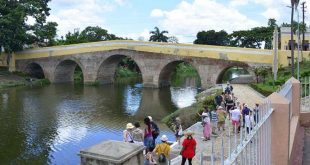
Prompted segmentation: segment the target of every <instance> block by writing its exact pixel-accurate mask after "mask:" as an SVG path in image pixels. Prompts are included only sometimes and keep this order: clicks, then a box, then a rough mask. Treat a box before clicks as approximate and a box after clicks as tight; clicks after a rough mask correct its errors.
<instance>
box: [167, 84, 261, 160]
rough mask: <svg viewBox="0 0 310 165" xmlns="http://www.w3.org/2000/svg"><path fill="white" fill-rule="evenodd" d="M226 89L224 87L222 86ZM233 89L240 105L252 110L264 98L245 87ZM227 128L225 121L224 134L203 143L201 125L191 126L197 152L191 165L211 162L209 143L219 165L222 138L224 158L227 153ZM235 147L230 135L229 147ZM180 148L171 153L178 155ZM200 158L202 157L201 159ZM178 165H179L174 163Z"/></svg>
mask: <svg viewBox="0 0 310 165" xmlns="http://www.w3.org/2000/svg"><path fill="white" fill-rule="evenodd" d="M224 87H226V86H224ZM233 87H234V90H233V92H234V94H235V96H236V97H238V101H239V102H241V103H247V104H248V105H249V107H250V108H251V109H252V107H254V104H255V103H262V102H263V99H264V97H263V96H262V95H261V94H259V93H258V92H256V91H255V90H253V89H252V88H250V87H249V86H247V85H239V84H233ZM228 126H229V121H228V120H227V121H226V131H225V132H219V136H217V137H212V140H209V141H203V139H202V138H201V137H203V135H202V129H203V128H202V125H201V124H200V123H196V124H194V125H193V126H191V127H190V128H189V129H190V130H192V131H194V132H195V135H194V138H195V139H196V141H197V143H198V144H197V150H196V153H197V154H196V156H195V157H194V159H193V164H194V165H199V164H200V160H201V158H202V159H203V161H204V164H206V162H207V164H209V163H210V161H211V157H210V155H211V143H212V142H213V143H214V153H215V164H220V157H219V156H218V155H220V153H221V142H222V138H223V141H224V157H225V158H227V151H228V146H229V140H228V138H229V136H228ZM237 139H238V140H237V144H238V142H239V139H240V138H239V135H238V136H237ZM234 146H235V142H234V135H231V147H234ZM180 148H181V147H180V146H178V145H175V146H173V147H172V152H173V153H175V154H178V153H179V150H180ZM201 156H202V157H201ZM176 164H180V163H176Z"/></svg>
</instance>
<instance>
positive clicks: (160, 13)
mask: <svg viewBox="0 0 310 165" xmlns="http://www.w3.org/2000/svg"><path fill="white" fill-rule="evenodd" d="M163 16H164V12H163V11H162V10H160V9H154V10H152V12H151V17H163Z"/></svg>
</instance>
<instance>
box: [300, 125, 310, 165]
mask: <svg viewBox="0 0 310 165" xmlns="http://www.w3.org/2000/svg"><path fill="white" fill-rule="evenodd" d="M304 138H305V139H304V140H305V143H304V155H303V160H302V164H303V165H309V164H310V128H306V129H305V137H304Z"/></svg>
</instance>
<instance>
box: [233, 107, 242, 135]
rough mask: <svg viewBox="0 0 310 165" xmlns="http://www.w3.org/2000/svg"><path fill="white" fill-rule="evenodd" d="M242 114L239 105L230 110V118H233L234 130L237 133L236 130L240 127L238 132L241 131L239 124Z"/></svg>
mask: <svg viewBox="0 0 310 165" xmlns="http://www.w3.org/2000/svg"><path fill="white" fill-rule="evenodd" d="M241 117H242V115H241V112H240V109H238V108H237V107H235V109H234V110H231V111H230V119H231V123H232V126H233V132H235V133H237V132H236V131H235V130H236V129H237V127H238V132H239V131H240V128H239V124H240V119H241Z"/></svg>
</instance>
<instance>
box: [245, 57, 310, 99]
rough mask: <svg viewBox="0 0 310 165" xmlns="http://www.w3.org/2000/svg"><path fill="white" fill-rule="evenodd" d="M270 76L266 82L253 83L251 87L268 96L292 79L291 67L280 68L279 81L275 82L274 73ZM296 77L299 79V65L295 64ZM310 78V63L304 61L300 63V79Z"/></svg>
mask: <svg viewBox="0 0 310 165" xmlns="http://www.w3.org/2000/svg"><path fill="white" fill-rule="evenodd" d="M268 73H269V74H268V75H267V77H266V79H265V81H264V82H260V83H252V84H250V86H251V87H252V88H254V89H255V90H256V91H258V92H260V93H261V94H263V95H264V96H268V95H270V94H271V93H273V92H275V91H277V90H278V89H279V88H280V87H281V86H282V85H283V84H284V83H285V82H286V81H287V80H288V79H290V78H291V68H290V67H280V68H279V70H278V76H277V77H278V79H277V80H276V81H273V74H272V71H271V70H269V71H268ZM294 74H295V76H294V77H297V65H296V64H295V73H294ZM308 76H310V61H303V62H302V63H300V79H303V78H304V77H308Z"/></svg>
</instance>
